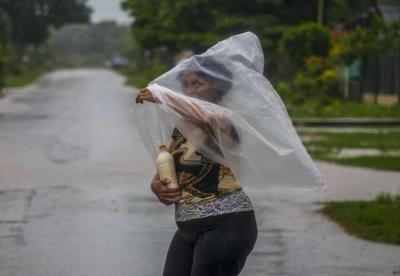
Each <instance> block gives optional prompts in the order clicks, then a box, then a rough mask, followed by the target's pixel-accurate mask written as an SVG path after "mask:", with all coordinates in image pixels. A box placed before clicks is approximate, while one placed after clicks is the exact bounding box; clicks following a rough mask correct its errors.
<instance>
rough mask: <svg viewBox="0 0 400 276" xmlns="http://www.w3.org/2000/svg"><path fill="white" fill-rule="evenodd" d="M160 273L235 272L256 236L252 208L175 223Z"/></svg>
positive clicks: (210, 275) (219, 275)
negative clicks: (173, 232) (250, 209)
mask: <svg viewBox="0 0 400 276" xmlns="http://www.w3.org/2000/svg"><path fill="white" fill-rule="evenodd" d="M177 225H178V230H177V231H176V233H175V235H174V237H173V239H172V242H171V245H170V247H169V250H168V254H167V258H166V261H165V266H164V272H163V276H214V275H215V276H228V275H229V276H232V275H239V273H240V271H241V270H242V268H243V266H244V264H245V262H246V258H247V256H248V255H249V253H250V252H251V250H252V249H253V247H254V244H255V242H256V239H257V223H256V220H255V217H254V212H253V211H248V212H237V213H230V214H224V215H219V216H212V217H207V218H203V219H195V220H190V221H187V222H177Z"/></svg>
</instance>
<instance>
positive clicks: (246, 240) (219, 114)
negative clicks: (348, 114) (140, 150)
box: [135, 32, 325, 276]
mask: <svg viewBox="0 0 400 276" xmlns="http://www.w3.org/2000/svg"><path fill="white" fill-rule="evenodd" d="M263 70H264V56H263V52H262V49H261V45H260V42H259V40H258V38H257V37H256V36H255V35H254V34H252V33H250V32H246V33H243V34H239V35H235V36H232V37H230V38H228V39H226V40H223V41H221V42H219V43H217V44H216V45H214V46H213V47H211V48H210V49H208V50H207V51H206V52H205V53H203V54H201V55H195V56H193V57H191V58H188V59H186V60H184V61H182V62H181V63H179V64H178V65H176V66H175V67H174V68H172V69H171V70H170V71H168V72H166V73H165V74H163V75H161V76H160V77H158V78H157V79H155V80H154V81H152V82H151V84H150V85H149V86H148V87H147V88H145V89H142V90H141V91H140V93H139V95H138V96H137V98H136V103H144V102H150V103H152V104H144V105H140V108H135V112H136V115H137V118H139V120H138V121H137V124H138V126H139V134H140V135H141V137H142V141H143V143H144V145H145V147H146V150H147V151H148V152H149V153H150V154H151V156H152V157H153V160H155V159H156V156H157V153H158V145H159V144H161V143H165V142H166V141H167V140H170V139H171V132H172V143H171V146H170V151H171V153H172V154H173V156H174V160H175V165H176V171H177V176H178V179H179V180H178V182H179V189H169V188H168V187H167V181H166V180H164V179H159V177H158V175H155V176H154V178H153V180H152V183H151V187H152V190H153V192H154V193H155V194H156V196H157V197H158V198H159V200H160V201H161V202H163V203H164V204H167V205H168V204H175V206H176V209H175V210H176V221H177V225H178V230H177V231H176V233H175V235H174V238H173V240H172V242H171V245H170V248H169V251H168V254H167V258H166V263H165V267H164V275H174V276H175V275H177V276H179V275H207V276H208V275H238V274H239V273H240V271H241V270H242V268H243V266H244V263H245V261H246V258H247V256H248V254H249V253H250V252H251V250H252V249H253V246H254V243H255V241H256V238H257V225H256V220H255V218H254V212H253V206H252V203H251V202H250V200H249V198H248V197H247V195H246V194H245V193H244V191H243V190H242V187H244V186H246V189H247V190H246V191H250V188H252V189H253V190H255V191H256V192H257V195H262V193H263V192H268V191H270V190H271V189H279V190H285V189H290V190H293V189H300V190H310V189H312V190H321V188H324V187H325V182H324V181H323V179H322V177H321V175H320V173H319V171H318V170H317V168H316V167H315V165H314V163H313V162H312V159H311V158H310V156H309V155H308V153H307V152H306V150H305V148H304V146H303V145H302V143H301V140H300V138H299V137H298V135H297V133H296V131H295V129H294V127H293V125H292V123H291V120H290V118H289V116H288V114H287V112H286V109H285V107H284V104H283V102H282V101H281V99H280V97H279V95H278V94H277V93H276V91H275V90H274V88H273V87H272V85H271V84H270V83H269V82H268V80H267V79H266V78H265V77H264V75H263ZM154 103H156V104H154Z"/></svg>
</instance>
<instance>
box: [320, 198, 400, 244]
mask: <svg viewBox="0 0 400 276" xmlns="http://www.w3.org/2000/svg"><path fill="white" fill-rule="evenodd" d="M320 212H321V213H323V214H324V215H326V216H328V217H329V218H330V219H332V220H333V221H335V222H337V223H338V224H339V225H341V226H342V227H343V229H344V230H345V231H346V232H348V233H349V234H351V235H355V236H357V237H359V238H361V239H365V240H369V241H374V242H382V243H390V244H396V245H400V215H399V214H400V195H395V196H394V195H389V194H380V195H378V196H377V197H376V198H375V199H373V200H370V201H340V202H328V203H326V205H325V207H323V208H322V209H321V210H320Z"/></svg>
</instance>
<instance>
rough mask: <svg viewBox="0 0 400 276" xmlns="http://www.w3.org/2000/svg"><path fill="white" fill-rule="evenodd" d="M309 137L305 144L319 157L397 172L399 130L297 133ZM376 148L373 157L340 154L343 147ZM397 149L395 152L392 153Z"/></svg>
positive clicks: (345, 163) (340, 162)
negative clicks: (375, 153) (377, 153)
mask: <svg viewBox="0 0 400 276" xmlns="http://www.w3.org/2000/svg"><path fill="white" fill-rule="evenodd" d="M300 135H301V136H303V137H304V136H305V135H306V136H308V137H311V139H310V140H309V141H305V142H304V145H305V147H306V148H307V151H308V152H309V153H310V155H311V156H312V157H313V158H315V159H318V160H324V161H329V162H334V163H337V164H341V165H350V166H359V167H366V168H372V169H378V170H391V171H400V154H399V152H400V132H385V131H381V132H378V133H300ZM354 148H355V149H361V150H362V149H374V150H379V151H380V154H379V155H376V156H368V155H367V154H366V155H361V156H340V155H339V153H340V152H341V150H343V149H354ZM393 152H396V154H393Z"/></svg>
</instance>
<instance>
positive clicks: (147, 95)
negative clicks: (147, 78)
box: [135, 88, 155, 104]
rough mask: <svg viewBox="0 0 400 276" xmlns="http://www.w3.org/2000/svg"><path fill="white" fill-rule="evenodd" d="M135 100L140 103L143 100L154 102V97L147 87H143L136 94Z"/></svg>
mask: <svg viewBox="0 0 400 276" xmlns="http://www.w3.org/2000/svg"><path fill="white" fill-rule="evenodd" d="M135 101H136V103H141V104H143V102H145V101H148V102H151V103H154V102H155V99H154V97H153V94H151V91H150V90H149V89H147V88H143V89H140V91H139V93H138V95H137V96H136V99H135Z"/></svg>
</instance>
